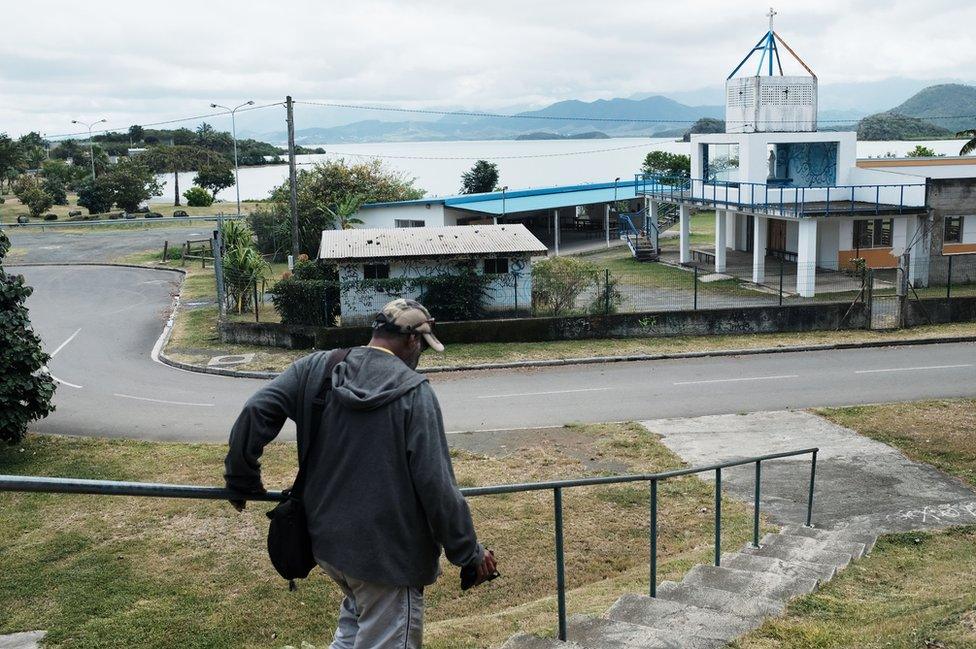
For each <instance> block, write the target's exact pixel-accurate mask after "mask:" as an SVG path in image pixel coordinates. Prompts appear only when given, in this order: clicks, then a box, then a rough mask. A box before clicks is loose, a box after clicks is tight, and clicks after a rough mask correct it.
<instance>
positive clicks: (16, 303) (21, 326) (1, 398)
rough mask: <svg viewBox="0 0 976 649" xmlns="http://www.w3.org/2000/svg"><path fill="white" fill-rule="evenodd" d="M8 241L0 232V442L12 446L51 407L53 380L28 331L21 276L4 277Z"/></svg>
mask: <svg viewBox="0 0 976 649" xmlns="http://www.w3.org/2000/svg"><path fill="white" fill-rule="evenodd" d="M8 250H10V240H9V239H8V238H7V235H6V234H4V233H3V231H2V230H0V368H2V370H3V371H2V372H0V440H4V441H6V442H9V443H11V444H16V443H17V442H19V441H20V440H22V439H23V437H24V435H25V434H26V432H27V426H28V424H30V422H32V421H34V420H36V419H40V418H41V417H46V416H47V415H48V414H49V413H50V412H51V411H52V410H54V406H53V405H52V404H51V397H52V396H54V387H55V386H54V380H53V379H52V378H51V375H50V374H49V373H48V372H47V370H46V369H45V366H46V364H47V362H48V361H49V360H50V356H48V355H47V354H45V353H44V350H43V349H41V339H40V338H39V337H38V336H37V334H36V333H34V330H33V329H32V328H31V324H30V318H29V317H28V313H27V307H26V306H25V305H24V302H25V301H26V300H27V298H28V297H29V296H30V294H31V293H32V289H31V288H30V287H29V286H26V285H25V284H24V278H23V276H21V275H7V274H6V273H5V272H4V270H3V259H4V257H5V256H6V254H7V251H8Z"/></svg>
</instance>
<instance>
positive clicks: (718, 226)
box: [715, 210, 728, 273]
mask: <svg viewBox="0 0 976 649" xmlns="http://www.w3.org/2000/svg"><path fill="white" fill-rule="evenodd" d="M727 214H728V212H727V211H726V210H715V272H716V273H724V272H725V247H726V245H725V236H726V232H727V230H726V226H725V221H726V218H727V217H726V215H727Z"/></svg>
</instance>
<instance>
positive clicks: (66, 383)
mask: <svg viewBox="0 0 976 649" xmlns="http://www.w3.org/2000/svg"><path fill="white" fill-rule="evenodd" d="M45 369H47V368H45ZM47 373H48V374H51V370H48V371H47ZM51 378H52V379H54V380H55V381H56V382H57V383H63V384H64V385H67V386H68V387H69V388H78V389H79V390H80V389H81V387H82V386H80V385H75V384H74V383H68V382H67V381H65V380H63V379H59V378H58V377H56V376H54V375H53V374H51Z"/></svg>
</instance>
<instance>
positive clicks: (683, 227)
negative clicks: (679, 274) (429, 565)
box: [678, 203, 691, 264]
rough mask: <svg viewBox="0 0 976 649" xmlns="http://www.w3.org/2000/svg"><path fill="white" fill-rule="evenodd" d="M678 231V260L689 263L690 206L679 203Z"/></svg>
mask: <svg viewBox="0 0 976 649" xmlns="http://www.w3.org/2000/svg"><path fill="white" fill-rule="evenodd" d="M678 223H679V231H680V243H681V255H680V257H679V259H678V261H679V262H680V263H682V264H688V263H691V207H690V206H688V205H685V204H684V203H682V204H681V207H680V211H679V212H678Z"/></svg>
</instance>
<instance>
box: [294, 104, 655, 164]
mask: <svg viewBox="0 0 976 649" xmlns="http://www.w3.org/2000/svg"><path fill="white" fill-rule="evenodd" d="M295 103H298V102H295ZM654 146H657V143H654V142H645V143H644V144H630V145H627V146H618V147H608V148H604V149H587V150H585V151H564V152H559V153H529V154H525V155H507V156H497V155H490V156H486V155H481V156H418V155H387V154H381V153H376V154H373V153H344V152H342V151H330V150H328V149H326V151H325V154H319V155H331V156H349V157H357V158H382V159H391V160H484V159H491V160H521V159H525V158H558V157H563V156H574V155H587V154H590V153H608V152H611V151H625V150H628V149H644V148H650V147H654ZM298 164H299V165H313V164H318V163H316V162H299V163H298Z"/></svg>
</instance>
